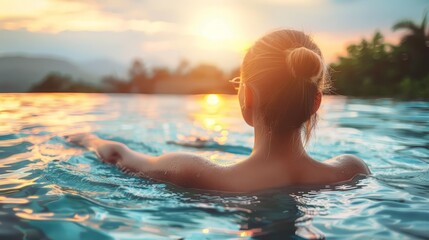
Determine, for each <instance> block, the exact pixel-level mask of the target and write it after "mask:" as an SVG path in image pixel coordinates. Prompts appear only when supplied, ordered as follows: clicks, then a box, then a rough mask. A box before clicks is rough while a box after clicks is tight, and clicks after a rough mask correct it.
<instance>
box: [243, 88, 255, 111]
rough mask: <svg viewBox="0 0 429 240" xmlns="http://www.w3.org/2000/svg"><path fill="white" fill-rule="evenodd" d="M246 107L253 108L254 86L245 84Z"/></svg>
mask: <svg viewBox="0 0 429 240" xmlns="http://www.w3.org/2000/svg"><path fill="white" fill-rule="evenodd" d="M243 87H244V107H245V108H253V91H252V88H250V87H248V86H246V85H244V86H243Z"/></svg>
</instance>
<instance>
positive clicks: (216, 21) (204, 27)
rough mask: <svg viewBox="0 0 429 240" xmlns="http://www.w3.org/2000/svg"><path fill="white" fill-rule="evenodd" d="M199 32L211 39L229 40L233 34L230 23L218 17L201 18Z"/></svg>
mask: <svg viewBox="0 0 429 240" xmlns="http://www.w3.org/2000/svg"><path fill="white" fill-rule="evenodd" d="M199 34H200V35H201V36H202V37H204V38H207V39H208V40H211V41H222V40H230V39H232V37H233V35H234V33H233V29H232V28H231V24H230V23H228V22H227V20H225V19H223V18H220V17H213V18H207V19H205V20H203V21H202V22H201V25H200V26H199Z"/></svg>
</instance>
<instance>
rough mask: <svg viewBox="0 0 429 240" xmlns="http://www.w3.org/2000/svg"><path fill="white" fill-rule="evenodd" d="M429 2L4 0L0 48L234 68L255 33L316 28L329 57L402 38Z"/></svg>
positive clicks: (0, 12)
mask: <svg viewBox="0 0 429 240" xmlns="http://www.w3.org/2000/svg"><path fill="white" fill-rule="evenodd" d="M425 9H427V10H428V9H429V1H427V0H406V1H405V0H389V1H385V0H229V1H226V0H225V1H210V0H200V1H196V0H180V1H179V0H177V1H161V0H122V1H119V0H87V1H85V0H82V1H77V0H76V1H75V0H37V1H34V0H13V1H10V0H0V55H15V54H20V55H23V54H24V55H43V56H59V57H62V58H65V59H70V60H73V61H77V62H85V61H91V60H95V59H111V60H113V61H116V62H119V63H122V64H126V65H128V64H129V62H130V61H131V60H132V59H134V58H141V59H143V60H144V61H146V62H147V63H148V64H149V65H166V66H170V67H174V66H176V65H177V63H178V61H180V60H181V59H184V58H186V59H188V60H190V62H191V63H195V64H196V63H198V62H206V63H213V64H216V65H218V66H220V67H222V68H226V69H229V68H233V67H235V66H237V65H238V64H239V63H240V59H241V57H242V55H243V53H244V52H245V50H246V49H247V48H248V47H249V46H250V45H251V43H252V42H253V41H254V40H256V38H258V37H259V36H261V35H262V34H264V33H266V32H269V31H270V30H273V29H277V28H284V27H285V28H293V29H297V30H304V31H305V32H307V33H309V34H310V35H311V36H312V37H313V38H314V39H315V41H316V42H317V43H318V44H319V46H320V47H321V48H322V51H323V52H324V55H325V58H326V59H327V60H328V62H330V61H333V60H335V57H336V56H337V55H338V54H339V53H343V52H344V49H345V46H346V45H347V44H349V43H351V42H357V41H359V39H360V38H362V37H369V36H372V34H373V33H374V31H375V30H376V29H379V30H381V31H382V32H383V33H384V34H385V35H386V37H387V39H388V40H389V41H393V42H394V41H398V38H399V36H401V32H397V33H392V31H391V26H392V25H393V24H394V23H395V22H396V21H398V20H401V19H404V18H407V19H411V20H414V21H417V22H420V21H421V19H422V16H423V12H424V10H425Z"/></svg>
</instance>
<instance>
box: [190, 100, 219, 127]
mask: <svg viewBox="0 0 429 240" xmlns="http://www.w3.org/2000/svg"><path fill="white" fill-rule="evenodd" d="M196 102H197V103H198V105H199V107H200V108H201V109H199V110H198V111H195V112H194V113H193V114H192V115H193V116H192V117H193V118H194V120H195V121H196V123H197V124H198V125H200V126H202V127H203V128H205V129H207V130H211V131H215V132H221V131H222V130H224V129H225V128H227V126H226V124H225V118H226V113H225V110H226V109H225V107H226V106H225V99H223V98H222V96H221V95H218V94H208V95H205V96H203V97H202V98H201V97H198V99H196Z"/></svg>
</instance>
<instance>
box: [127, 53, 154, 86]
mask: <svg viewBox="0 0 429 240" xmlns="http://www.w3.org/2000/svg"><path fill="white" fill-rule="evenodd" d="M129 75H130V91H131V92H134V93H136V92H141V93H150V92H151V90H152V88H153V83H152V82H151V81H150V78H149V77H148V74H147V71H146V67H145V65H144V63H143V62H142V61H141V60H139V59H136V60H134V61H133V63H132V64H131V67H130V70H129Z"/></svg>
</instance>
